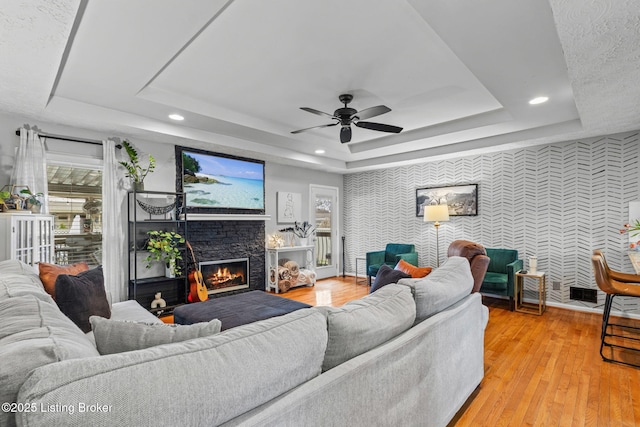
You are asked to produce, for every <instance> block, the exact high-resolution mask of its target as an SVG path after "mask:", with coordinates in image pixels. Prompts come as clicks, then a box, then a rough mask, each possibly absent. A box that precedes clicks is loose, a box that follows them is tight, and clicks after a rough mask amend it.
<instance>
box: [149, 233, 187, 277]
mask: <svg viewBox="0 0 640 427" xmlns="http://www.w3.org/2000/svg"><path fill="white" fill-rule="evenodd" d="M147 235H148V236H149V240H148V241H147V250H148V251H149V252H151V253H150V254H149V256H147V257H146V258H145V261H146V262H147V268H151V263H152V262H153V261H160V262H162V263H164V264H165V265H169V269H170V272H169V274H173V275H174V276H179V275H180V273H181V270H180V264H179V263H177V262H176V261H177V260H182V254H181V253H180V245H182V244H184V243H185V239H184V237H182V236H181V235H180V234H178V233H175V232H173V231H161V230H151V231H149V232H147Z"/></svg>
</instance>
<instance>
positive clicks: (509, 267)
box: [480, 248, 524, 311]
mask: <svg viewBox="0 0 640 427" xmlns="http://www.w3.org/2000/svg"><path fill="white" fill-rule="evenodd" d="M485 249H486V251H487V256H488V257H489V260H490V261H489V267H487V273H486V274H485V276H484V280H483V281H482V286H481V287H480V292H481V293H483V294H484V293H487V294H493V295H502V296H508V297H509V309H510V310H511V311H513V309H514V300H513V299H514V297H515V291H514V289H515V283H516V273H517V272H518V271H520V270H522V268H523V265H524V264H523V261H522V260H521V259H518V251H517V250H515V249H495V248H493V249H492V248H485Z"/></svg>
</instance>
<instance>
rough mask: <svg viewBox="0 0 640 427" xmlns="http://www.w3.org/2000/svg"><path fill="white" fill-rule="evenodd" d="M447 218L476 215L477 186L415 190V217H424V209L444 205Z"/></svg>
mask: <svg viewBox="0 0 640 427" xmlns="http://www.w3.org/2000/svg"><path fill="white" fill-rule="evenodd" d="M444 203H446V204H447V206H448V208H449V216H475V215H478V184H466V185H450V186H443V187H426V188H416V216H424V207H425V206H427V205H430V204H437V205H440V204H444Z"/></svg>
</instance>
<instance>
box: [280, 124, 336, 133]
mask: <svg viewBox="0 0 640 427" xmlns="http://www.w3.org/2000/svg"><path fill="white" fill-rule="evenodd" d="M337 124H338V122H335V123H329V124H327V125H320V126H313V127H310V128H305V129H299V130H294V131H291V133H300V132H306V131H308V130H311V129H320V128H328V127H329V126H336V125H337Z"/></svg>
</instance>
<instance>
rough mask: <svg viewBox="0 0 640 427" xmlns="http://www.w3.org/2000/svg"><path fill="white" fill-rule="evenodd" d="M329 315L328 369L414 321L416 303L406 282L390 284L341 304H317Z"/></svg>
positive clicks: (403, 329)
mask: <svg viewBox="0 0 640 427" xmlns="http://www.w3.org/2000/svg"><path fill="white" fill-rule="evenodd" d="M315 310H318V311H320V312H322V313H324V314H325V316H327V331H328V333H329V341H328V342H327V350H326V352H325V355H324V361H323V363H322V370H323V371H326V370H328V369H331V368H333V367H334V366H337V365H339V364H341V363H343V362H346V361H347V360H349V359H351V358H353V357H356V356H358V355H360V354H362V353H366V352H367V351H369V350H371V349H372V348H374V347H377V346H379V345H380V344H383V343H385V342H387V341H389V340H390V339H392V338H393V337H395V336H397V335H400V334H401V333H403V332H404V331H406V330H407V329H409V328H410V327H411V326H412V325H413V321H414V320H415V318H416V304H415V302H414V301H413V297H412V296H411V291H410V289H408V288H407V287H405V286H400V285H396V284H389V285H387V286H384V287H383V288H382V289H380V290H378V291H377V292H375V293H373V294H370V295H367V296H366V297H364V298H360V299H358V300H355V301H351V302H348V303H347V304H345V305H343V306H342V307H315Z"/></svg>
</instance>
